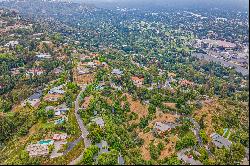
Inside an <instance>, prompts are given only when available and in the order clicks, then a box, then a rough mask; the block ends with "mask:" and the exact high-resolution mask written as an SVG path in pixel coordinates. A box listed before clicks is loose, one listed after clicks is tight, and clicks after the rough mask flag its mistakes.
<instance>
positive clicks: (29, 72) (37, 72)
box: [26, 68, 44, 77]
mask: <svg viewBox="0 0 250 166" xmlns="http://www.w3.org/2000/svg"><path fill="white" fill-rule="evenodd" d="M43 73H44V70H43V69H41V68H33V69H29V70H27V71H26V76H27V77H29V76H30V75H31V76H34V75H38V76H40V75H42V74H43Z"/></svg>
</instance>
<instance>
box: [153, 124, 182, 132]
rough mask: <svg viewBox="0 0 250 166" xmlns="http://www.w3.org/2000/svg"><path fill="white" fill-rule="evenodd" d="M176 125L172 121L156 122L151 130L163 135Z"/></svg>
mask: <svg viewBox="0 0 250 166" xmlns="http://www.w3.org/2000/svg"><path fill="white" fill-rule="evenodd" d="M176 126H178V124H175V123H173V122H156V123H155V125H154V128H153V131H154V132H155V133H157V134H160V135H163V134H165V133H166V132H169V131H171V129H174V128H175V127H176Z"/></svg>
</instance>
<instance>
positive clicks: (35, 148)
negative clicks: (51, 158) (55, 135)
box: [26, 144, 49, 157]
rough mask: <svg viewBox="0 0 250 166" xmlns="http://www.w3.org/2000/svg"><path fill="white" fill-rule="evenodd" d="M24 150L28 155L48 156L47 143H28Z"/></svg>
mask: <svg viewBox="0 0 250 166" xmlns="http://www.w3.org/2000/svg"><path fill="white" fill-rule="evenodd" d="M26 150H27V151H28V152H29V156H30V157H40V156H48V155H49V147H48V145H42V144H30V145H28V147H27V148H26Z"/></svg>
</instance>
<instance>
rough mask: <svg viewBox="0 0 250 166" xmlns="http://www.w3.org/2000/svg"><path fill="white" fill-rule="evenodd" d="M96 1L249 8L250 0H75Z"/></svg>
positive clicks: (130, 4)
mask: <svg viewBox="0 0 250 166" xmlns="http://www.w3.org/2000/svg"><path fill="white" fill-rule="evenodd" d="M75 1H80V2H88V3H94V4H96V5H100V4H101V5H106V6H108V5H120V6H125V7H126V6H129V7H133V6H135V7H139V6H141V5H144V6H145V5H157V6H169V7H171V6H173V7H178V6H179V7H192V6H197V7H199V6H200V7H219V8H220V7H231V8H245V9H248V4H249V0H75Z"/></svg>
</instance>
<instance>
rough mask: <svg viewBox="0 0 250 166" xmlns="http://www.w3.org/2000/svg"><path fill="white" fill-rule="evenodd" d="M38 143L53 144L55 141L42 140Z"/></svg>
mask: <svg viewBox="0 0 250 166" xmlns="http://www.w3.org/2000/svg"><path fill="white" fill-rule="evenodd" d="M38 143H39V144H41V145H51V144H53V143H54V141H53V140H41V141H39V142H38Z"/></svg>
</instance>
